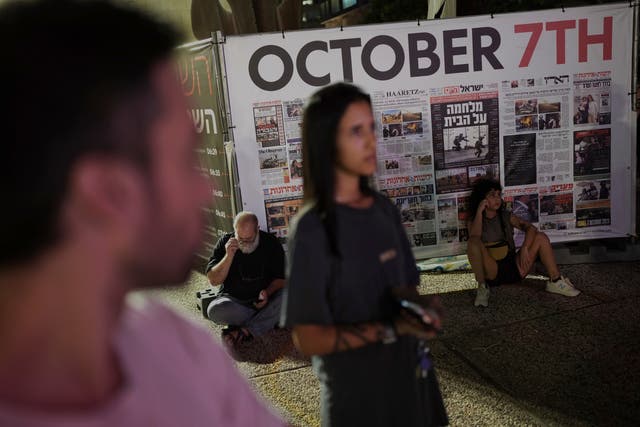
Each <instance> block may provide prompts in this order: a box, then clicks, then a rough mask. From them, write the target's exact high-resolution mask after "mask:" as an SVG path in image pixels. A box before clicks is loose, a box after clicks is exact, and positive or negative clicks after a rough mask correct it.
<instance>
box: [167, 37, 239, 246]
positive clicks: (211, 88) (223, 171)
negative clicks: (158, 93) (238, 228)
mask: <svg viewBox="0 0 640 427" xmlns="http://www.w3.org/2000/svg"><path fill="white" fill-rule="evenodd" d="M215 66H216V62H215V57H214V52H213V49H212V46H211V45H210V44H207V45H205V46H202V47H199V48H192V49H183V50H181V52H180V56H179V57H178V59H177V63H176V68H177V77H178V79H179V81H180V83H181V85H182V88H183V91H184V94H185V96H186V97H188V98H189V101H190V107H191V108H190V110H189V111H188V114H189V116H190V117H191V118H192V119H193V125H194V126H195V129H196V132H197V133H198V134H199V135H200V138H201V146H200V148H199V149H198V158H199V160H200V169H201V172H202V173H203V174H205V175H206V176H207V177H208V178H209V180H210V182H211V188H212V191H213V201H212V203H211V205H210V206H207V207H205V211H206V216H207V230H206V233H205V236H204V246H203V248H204V249H203V253H200V254H198V255H200V256H201V257H203V258H208V257H209V256H210V255H211V252H212V249H213V246H214V245H215V243H216V241H217V240H218V238H219V237H220V236H221V235H222V234H224V233H227V232H229V231H230V230H231V229H232V227H233V225H232V223H233V203H232V198H231V174H230V173H229V169H228V167H227V160H226V154H225V149H224V137H223V132H222V119H221V116H222V115H221V112H220V107H219V106H220V102H219V98H218V97H219V95H220V94H219V93H218V91H217V86H216V82H215V73H214V69H215Z"/></svg>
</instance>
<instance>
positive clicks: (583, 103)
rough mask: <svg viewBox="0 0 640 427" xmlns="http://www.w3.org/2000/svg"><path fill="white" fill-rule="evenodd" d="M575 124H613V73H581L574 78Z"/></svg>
mask: <svg viewBox="0 0 640 427" xmlns="http://www.w3.org/2000/svg"><path fill="white" fill-rule="evenodd" d="M573 87H574V90H573V111H574V113H573V124H574V125H576V126H596V125H608V124H611V72H610V71H602V72H597V73H580V74H574V76H573Z"/></svg>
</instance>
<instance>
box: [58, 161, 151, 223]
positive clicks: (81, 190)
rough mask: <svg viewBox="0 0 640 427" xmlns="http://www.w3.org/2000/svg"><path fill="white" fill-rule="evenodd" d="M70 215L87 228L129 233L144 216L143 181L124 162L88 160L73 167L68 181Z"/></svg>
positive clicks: (134, 170)
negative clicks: (127, 230) (142, 215)
mask: <svg viewBox="0 0 640 427" xmlns="http://www.w3.org/2000/svg"><path fill="white" fill-rule="evenodd" d="M69 189H70V191H69V199H70V200H69V202H70V204H71V206H72V207H73V210H72V211H70V212H69V215H70V217H71V218H73V220H74V221H80V222H81V223H83V224H84V225H85V226H89V227H94V228H105V229H106V230H108V231H109V232H116V233H117V232H118V229H120V230H121V232H126V229H128V228H130V227H135V226H136V224H137V221H138V220H139V219H140V216H141V208H142V201H143V198H144V197H145V194H144V179H143V177H142V174H141V172H140V171H138V170H137V169H136V168H135V167H134V166H132V165H130V164H127V163H126V162H123V161H122V160H117V159H109V158H104V157H97V156H96V157H89V158H86V159H82V160H80V161H79V162H78V163H77V164H76V165H75V167H74V169H73V171H72V173H71V176H70V182H69Z"/></svg>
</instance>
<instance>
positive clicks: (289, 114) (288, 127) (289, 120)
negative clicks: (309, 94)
mask: <svg viewBox="0 0 640 427" xmlns="http://www.w3.org/2000/svg"><path fill="white" fill-rule="evenodd" d="M282 105H283V108H284V127H285V138H286V141H287V144H295V143H299V142H301V141H302V112H303V109H304V101H303V100H301V99H295V100H293V101H284V102H283V103H282Z"/></svg>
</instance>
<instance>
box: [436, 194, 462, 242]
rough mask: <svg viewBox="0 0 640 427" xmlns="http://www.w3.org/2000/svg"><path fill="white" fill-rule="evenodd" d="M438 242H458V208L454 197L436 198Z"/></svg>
mask: <svg viewBox="0 0 640 427" xmlns="http://www.w3.org/2000/svg"><path fill="white" fill-rule="evenodd" d="M438 231H439V236H438V238H439V243H454V242H458V208H457V203H456V198H455V197H454V198H441V199H438Z"/></svg>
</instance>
